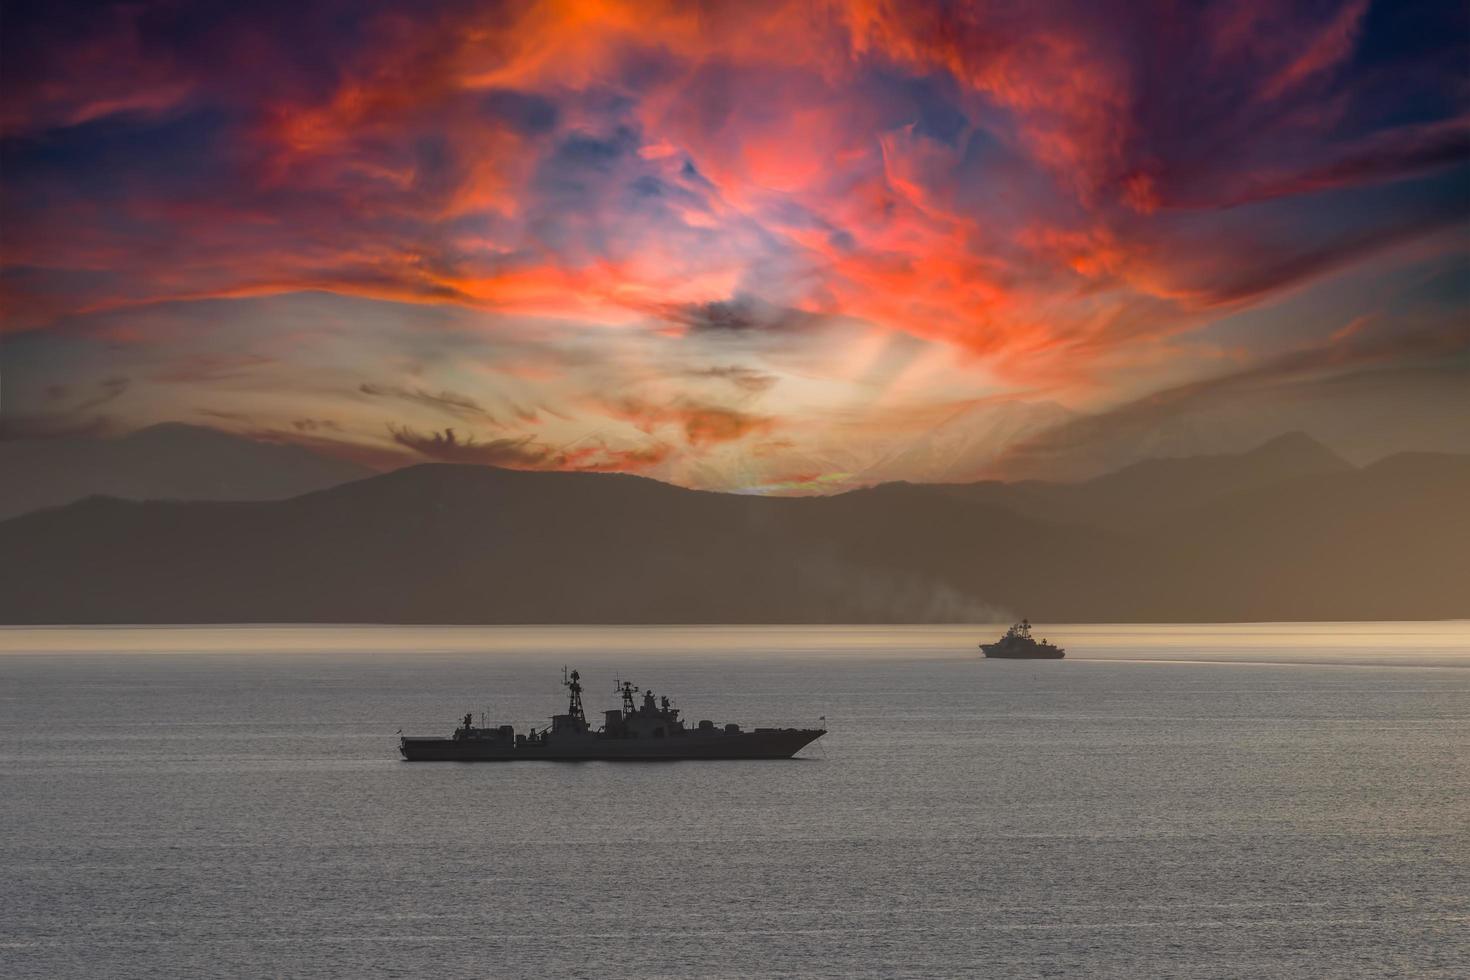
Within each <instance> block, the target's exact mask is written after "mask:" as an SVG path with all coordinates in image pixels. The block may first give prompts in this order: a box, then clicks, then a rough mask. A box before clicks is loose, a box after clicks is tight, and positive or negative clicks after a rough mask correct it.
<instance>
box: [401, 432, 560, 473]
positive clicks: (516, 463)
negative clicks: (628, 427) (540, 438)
mask: <svg viewBox="0 0 1470 980" xmlns="http://www.w3.org/2000/svg"><path fill="white" fill-rule="evenodd" d="M388 431H389V432H390V433H392V435H393V441H394V442H396V443H398V444H399V445H400V446H404V447H406V448H408V449H412V450H413V451H414V452H416V453H418V454H419V455H420V456H424V457H426V458H428V459H433V460H437V461H439V462H442V463H476V464H479V465H483V466H501V467H505V468H508V469H562V468H565V465H564V464H565V463H566V462H567V456H566V454H565V453H563V452H561V451H559V450H555V449H551V448H549V447H547V446H544V445H542V444H541V443H539V442H537V441H536V440H535V439H534V438H532V437H530V436H524V437H522V438H518V439H492V440H490V441H489V442H479V441H476V439H475V438H474V437H473V436H460V435H459V434H458V433H457V432H455V430H454V429H445V430H444V431H442V432H430V433H427V434H423V433H419V432H417V431H415V430H413V429H411V428H409V427H407V426H395V425H390V426H389V427H388Z"/></svg>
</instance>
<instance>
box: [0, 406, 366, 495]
mask: <svg viewBox="0 0 1470 980" xmlns="http://www.w3.org/2000/svg"><path fill="white" fill-rule="evenodd" d="M0 472H3V473H6V474H7V475H8V479H5V480H3V481H0V519H4V518H7V517H14V516H15V515H17V514H23V513H26V512H27V511H32V510H36V509H38V508H41V507H55V506H57V505H60V504H67V503H71V502H72V501H75V500H81V499H83V498H85V497H91V496H109V497H122V498H124V499H128V500H279V499H283V498H286V497H295V496H299V495H301V494H303V493H309V492H311V491H312V490H322V489H325V488H326V487H333V486H336V485H338V484H340V483H346V482H348V481H350V480H360V479H362V478H363V477H365V476H370V475H371V474H372V473H373V471H372V470H370V469H368V468H367V467H364V466H358V465H357V464H355V463H350V462H346V461H344V460H340V459H333V458H331V457H328V456H323V455H320V454H318V453H314V452H312V451H311V450H309V449H305V448H303V447H301V446H290V445H282V444H279V443H271V442H259V441H256V440H254V439H247V438H244V437H243V436H236V435H230V434H229V433H225V432H220V431H219V430H217V429H211V428H208V427H205V426H200V425H186V424H184V423H181V422H167V423H163V424H161V425H152V426H149V427H148V428H146V429H139V430H138V431H136V432H132V433H129V434H127V435H123V436H116V437H101V436H71V437H66V438H51V439H7V440H0Z"/></svg>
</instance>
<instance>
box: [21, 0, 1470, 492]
mask: <svg viewBox="0 0 1470 980" xmlns="http://www.w3.org/2000/svg"><path fill="white" fill-rule="evenodd" d="M1467 11H1470V8H1467V6H1466V5H1465V4H1464V3H1463V2H1462V0H1450V2H1444V3H1416V2H1411V0H1392V2H1391V0H1374V2H1369V0H1311V2H1290V0H1272V2H1251V0H1242V2H1226V3H1214V4H1211V3H1187V2H1162V0H1161V2H1142V0H1127V2H1124V0H1087V2H1077V3H1050V2H1034V3H999V2H998V3H963V2H952V3H934V4H924V3H920V2H917V0H913V2H910V0H904V2H899V0H889V2H883V0H847V2H838V0H832V2H823V0H807V2H762V0H740V2H728V3H660V2H656V0H636V2H612V0H608V2H547V3H524V2H506V3H494V2H471V3H457V2H445V3H439V2H429V0H426V2H418V3H412V4H408V3H375V2H372V0H341V2H336V0H332V2H310V0H290V2H274V0H253V2H249V3H240V2H229V3H213V2H182V0H180V2H149V0H132V2H127V3H116V4H108V3H88V4H82V3H68V2H65V0H49V2H45V3H25V2H7V3H6V5H5V8H4V23H3V31H0V44H3V50H0V167H3V170H0V175H3V184H0V219H3V224H0V300H3V304H4V307H3V309H4V319H3V330H4V336H3V338H0V372H3V373H0V384H3V388H0V408H3V418H4V425H5V436H6V437H7V438H17V437H27V438H40V437H60V436H64V435H67V434H75V433H78V432H121V431H127V430H129V429H133V428H138V427H141V426H145V425H148V424H151V423H154V422H159V421H168V420H174V421H185V422H192V423H196V424H205V425H212V426H215V427H217V428H221V429H225V430H228V431H232V432H238V433H242V434H247V435H251V436H254V437H257V438H265V439H273V440H283V441H294V442H299V443H302V444H305V445H308V446H315V447H318V448H321V449H324V450H326V451H329V452H334V453H338V454H342V455H347V456H350V457H353V458H357V459H360V460H364V461H368V462H370V463H372V464H374V465H379V466H393V465H401V464H403V463H407V462H415V461H423V460H463V461H483V462H490V463H497V464H501V465H510V466H521V467H551V468H563V469H619V470H626V471H630V472H639V473H646V474H649V475H652V476H657V477H660V478H664V479H670V480H674V481H676V482H680V483H684V484H687V485H692V486H701V487H711V488H722V489H742V490H752V491H763V492H781V491H802V490H821V489H836V488H841V487H845V486H850V485H853V484H858V483H863V482H869V481H872V480H876V479H893V478H908V479H962V478H973V477H976V476H979V475H982V474H1001V475H1020V474H1021V472H1022V471H1023V470H1025V469H1026V467H1027V466H1029V465H1031V464H1035V463H1037V460H1038V459H1039V458H1040V457H1043V456H1047V454H1048V453H1051V454H1053V455H1055V454H1056V453H1060V454H1061V455H1062V456H1065V457H1066V459H1065V460H1064V461H1063V462H1064V463H1065V465H1061V469H1063V470H1066V469H1068V467H1071V468H1072V469H1074V470H1075V469H1078V468H1079V467H1080V468H1081V469H1087V468H1088V467H1092V468H1099V467H1105V466H1108V465H1115V464H1116V463H1118V462H1121V461H1126V460H1127V459H1129V458H1136V457H1137V456H1139V455H1146V454H1148V453H1150V452H1188V451H1194V450H1198V451H1213V450H1218V449H1222V448H1246V444H1248V443H1249V442H1251V441H1255V440H1259V439H1263V438H1268V437H1270V436H1271V435H1274V434H1276V433H1277V431H1280V430H1284V429H1286V428H1303V429H1306V430H1308V431H1311V432H1313V434H1315V435H1318V436H1319V437H1321V438H1323V439H1324V441H1327V442H1328V443H1329V445H1333V446H1334V448H1338V449H1340V450H1342V451H1344V452H1345V453H1347V454H1349V455H1350V456H1354V457H1360V458H1367V457H1369V456H1372V455H1375V454H1381V453H1383V452H1388V451H1392V450H1394V449H1401V448H1456V447H1458V448H1462V449H1470V404H1467V402H1466V400H1465V398H1464V392H1465V391H1466V390H1467V389H1470V383H1467V382H1470V356H1467V351H1470V327H1467V323H1470V258H1467V256H1470V218H1467V215H1470V14H1467ZM1457 440H1458V442H1457ZM1461 443H1463V445H1461ZM1068 454H1071V455H1068ZM1028 461H1029V462H1028ZM1052 462H1055V460H1053V461H1052ZM1038 465H1039V470H1038V471H1045V470H1046V469H1047V465H1046V461H1045V460H1043V461H1042V463H1041V464H1038Z"/></svg>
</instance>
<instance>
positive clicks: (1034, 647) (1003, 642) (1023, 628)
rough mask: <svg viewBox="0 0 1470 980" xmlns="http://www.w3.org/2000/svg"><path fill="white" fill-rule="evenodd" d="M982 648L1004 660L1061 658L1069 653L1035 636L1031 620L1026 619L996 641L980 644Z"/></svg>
mask: <svg viewBox="0 0 1470 980" xmlns="http://www.w3.org/2000/svg"><path fill="white" fill-rule="evenodd" d="M980 649H982V650H984V651H985V655H986V656H987V657H1000V658H1001V659H1004V660H1060V659H1062V658H1063V657H1065V656H1066V655H1067V651H1065V650H1063V649H1062V648H1061V647H1059V646H1057V645H1056V644H1054V643H1048V642H1046V640H1037V639H1035V638H1033V637H1032V636H1031V622H1030V620H1026V619H1023V620H1021V621H1020V622H1019V623H1017V624H1016V625H1015V626H1012V627H1011V628H1010V629H1008V630H1006V635H1005V636H1002V637H1001V638H1000V639H999V640H996V641H995V642H994V643H982V644H980Z"/></svg>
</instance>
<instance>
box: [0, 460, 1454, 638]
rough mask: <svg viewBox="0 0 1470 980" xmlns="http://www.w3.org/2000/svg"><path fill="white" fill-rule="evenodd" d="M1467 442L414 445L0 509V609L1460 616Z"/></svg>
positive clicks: (718, 618) (662, 618) (319, 615)
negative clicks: (439, 453) (1375, 448)
mask: <svg viewBox="0 0 1470 980" xmlns="http://www.w3.org/2000/svg"><path fill="white" fill-rule="evenodd" d="M1467 501H1470V456H1456V455H1448V454H1429V453H1414V454H1401V455H1397V456H1393V457H1389V458H1387V459H1383V460H1380V461H1378V462H1376V463H1373V464H1371V465H1368V466H1365V467H1361V468H1358V467H1354V466H1352V465H1350V464H1348V463H1347V462H1345V461H1343V460H1342V459H1340V458H1338V457H1337V456H1335V455H1334V454H1333V453H1332V452H1330V451H1329V450H1327V449H1326V448H1325V447H1323V446H1321V445H1320V444H1318V443H1316V442H1314V441H1313V440H1311V439H1310V438H1308V437H1306V436H1301V435H1292V436H1286V437H1283V438H1280V439H1276V440H1273V441H1272V442H1270V443H1267V444H1265V445H1263V446H1261V447H1259V448H1257V449H1255V450H1253V451H1251V452H1248V453H1243V454H1235V455H1227V456H1205V457H1193V458H1177V459H1160V460H1153V461H1149V462H1145V463H1140V464H1135V465H1134V466H1130V467H1128V468H1126V469H1123V470H1120V471H1118V472H1115V473H1112V474H1109V475H1107V476H1103V477H1099V478H1096V479H1093V480H1090V481H1087V482H1084V483H1074V484H1059V483H1044V482H1027V483H1016V484H1005V483H995V482H989V483H976V484H938V485H935V484H930V485H914V484H904V483H893V484H884V485H881V486H877V487H873V488H870V489H865V490H856V491H852V492H849V493H844V494H840V495H836V496H829V497H760V496H748V495H738V494H721V493H710V492H701V491H694V490H686V489H681V488H678V487H674V486H671V485H668V484H664V483H659V482H657V481H653V480H649V479H646V478H641V477H636V476H628V475H621V474H599V473H559V472H522V471H512V470H502V469H495V468H491V467H485V466H467V465H447V464H429V465H422V466H414V467H409V468H407V469H402V470H398V471H396V472H392V473H387V474H383V475H376V476H371V477H367V478H365V479H357V480H352V481H351V482H346V483H342V484H340V485H337V486H332V487H329V488H326V489H319V490H314V491H312V492H308V493H303V494H300V495H297V496H293V497H291V498H289V499H283V500H256V501H132V500H122V499H117V498H115V497H91V498H88V499H85V500H81V501H77V502H74V503H71V504H68V505H66V506H61V507H52V508H48V509H43V510H40V511H35V512H32V513H29V514H25V515H23V516H19V517H15V518H12V519H10V520H7V521H3V522H0V557H3V558H4V561H3V562H0V622H4V623H55V624H63V623H205V622H220V623H248V622H269V623H286V622H315V623H349V622H352V623H824V622H993V621H997V620H1002V619H1008V618H1012V617H1019V616H1021V615H1026V616H1029V617H1031V618H1032V619H1035V620H1039V621H1048V622H1058V621H1074V622H1082V621H1087V622H1109V621H1111V622H1121V621H1127V622H1170V621H1180V622H1182V621H1252V620H1369V619H1437V618H1455V617H1465V616H1470V507H1467V506H1466V503H1467Z"/></svg>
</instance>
